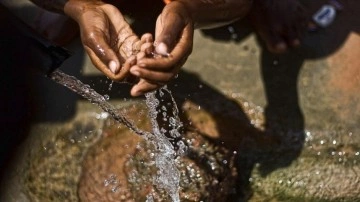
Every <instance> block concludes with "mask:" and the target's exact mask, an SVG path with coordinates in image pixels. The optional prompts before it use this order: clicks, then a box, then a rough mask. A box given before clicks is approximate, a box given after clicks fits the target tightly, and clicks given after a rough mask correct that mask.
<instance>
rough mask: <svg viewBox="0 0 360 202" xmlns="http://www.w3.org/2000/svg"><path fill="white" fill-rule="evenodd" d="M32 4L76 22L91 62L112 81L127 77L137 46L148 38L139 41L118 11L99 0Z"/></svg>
mask: <svg viewBox="0 0 360 202" xmlns="http://www.w3.org/2000/svg"><path fill="white" fill-rule="evenodd" d="M32 1H33V2H34V3H36V4H37V5H39V6H41V7H43V8H45V9H47V10H50V11H56V12H59V13H65V14H66V15H67V16H69V17H71V18H72V19H73V20H74V21H76V22H77V23H78V25H79V28H80V36H81V40H82V43H83V46H84V48H85V50H86V52H87V54H88V55H89V57H90V59H91V61H92V63H93V64H94V65H95V66H96V67H97V68H98V69H99V70H100V71H101V72H103V73H104V74H105V75H106V76H107V77H109V78H110V79H112V80H122V79H124V78H125V77H127V76H128V75H129V68H130V66H131V65H133V64H134V62H135V55H136V54H137V53H138V52H139V50H140V47H141V44H143V43H145V42H146V41H148V40H149V39H148V37H151V36H149V35H144V36H143V37H142V38H141V39H139V38H138V36H137V35H136V34H135V33H134V32H133V31H132V29H131V28H130V26H129V24H128V23H127V22H126V21H125V19H124V17H123V16H122V14H121V13H120V11H119V10H118V9H117V8H116V7H114V6H113V5H111V4H106V3H104V2H102V1H100V0H48V1H45V0H44V1H40V0H32ZM89 19H91V20H89Z"/></svg>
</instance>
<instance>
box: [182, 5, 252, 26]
mask: <svg viewBox="0 0 360 202" xmlns="http://www.w3.org/2000/svg"><path fill="white" fill-rule="evenodd" d="M175 1H179V2H181V3H183V4H184V6H186V7H187V8H188V10H189V12H190V13H191V16H192V18H193V20H194V23H195V28H213V27H219V26H222V25H226V24H229V23H231V22H234V21H236V20H238V19H241V18H243V17H244V16H245V15H246V14H247V13H248V12H249V10H250V8H251V5H252V0H175Z"/></svg>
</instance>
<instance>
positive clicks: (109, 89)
mask: <svg viewBox="0 0 360 202" xmlns="http://www.w3.org/2000/svg"><path fill="white" fill-rule="evenodd" d="M113 83H114V81H111V82H110V84H109V88H108V91H111V88H112V87H113Z"/></svg>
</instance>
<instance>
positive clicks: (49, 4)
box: [30, 0, 68, 13]
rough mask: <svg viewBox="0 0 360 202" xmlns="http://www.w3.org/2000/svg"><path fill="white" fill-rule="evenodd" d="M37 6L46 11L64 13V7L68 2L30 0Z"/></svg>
mask: <svg viewBox="0 0 360 202" xmlns="http://www.w3.org/2000/svg"><path fill="white" fill-rule="evenodd" d="M30 1H32V2H33V3H34V4H36V5H37V6H39V7H41V8H44V9H46V10H48V11H52V12H56V13H64V7H65V4H66V2H68V0H30Z"/></svg>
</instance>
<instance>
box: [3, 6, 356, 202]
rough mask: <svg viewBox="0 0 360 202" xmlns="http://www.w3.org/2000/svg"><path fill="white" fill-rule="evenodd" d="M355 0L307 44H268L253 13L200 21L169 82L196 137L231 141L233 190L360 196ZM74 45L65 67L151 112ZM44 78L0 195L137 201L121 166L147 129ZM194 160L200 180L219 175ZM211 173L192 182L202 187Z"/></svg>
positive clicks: (278, 197) (283, 197)
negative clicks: (123, 122)
mask: <svg viewBox="0 0 360 202" xmlns="http://www.w3.org/2000/svg"><path fill="white" fill-rule="evenodd" d="M359 8H360V7H359V3H357V2H356V1H348V6H347V7H345V9H344V11H343V12H342V13H340V15H339V16H338V17H337V19H336V20H335V22H334V23H333V24H332V25H331V26H330V27H328V28H326V29H320V30H318V31H317V32H309V33H308V34H307V36H306V37H305V40H304V42H303V46H302V47H300V48H298V49H294V50H291V51H290V52H289V53H287V54H284V55H280V56H279V55H272V54H270V53H269V52H267V51H266V50H265V49H263V48H262V46H261V43H259V41H258V40H257V38H256V36H255V35H254V34H253V33H252V31H251V29H250V28H249V26H248V25H247V24H246V23H245V22H240V23H236V24H233V25H231V26H227V27H224V28H221V29H215V30H206V31H200V30H199V31H196V34H195V43H194V50H193V54H192V55H191V56H190V58H189V60H188V61H187V63H186V64H185V65H184V68H183V70H182V72H181V73H180V74H179V77H178V78H177V79H176V80H175V81H174V82H172V83H171V84H170V85H169V89H170V90H171V91H172V92H173V94H174V96H175V98H176V100H177V102H178V106H179V107H181V108H182V109H183V110H184V114H183V118H184V120H185V123H187V125H186V126H187V128H188V129H189V131H193V133H195V134H198V135H199V137H202V139H200V140H199V139H198V140H197V141H199V142H201V144H200V145H203V144H205V143H204V142H206V141H209V142H210V143H207V145H211V146H209V148H218V147H220V148H223V149H224V150H226V151H227V152H229V153H232V154H234V153H233V152H235V154H236V155H235V157H234V158H226V160H227V161H229V163H230V162H231V163H232V167H233V168H236V173H232V175H233V179H232V180H228V181H226V180H224V182H225V185H222V186H223V187H225V188H224V190H227V191H226V192H228V193H231V194H229V195H231V197H230V198H231V199H232V201H236V200H245V201H246V200H248V201H360V198H359V197H358V196H359V195H360V177H359V174H360V170H359V167H360V166H359V163H360V162H359V161H360V153H359V152H360V136H359V134H360V127H359V123H360V102H359V101H360V96H359V95H358V92H359V91H360V69H359V68H360V62H359V61H360V60H359V58H358V57H359V55H360V35H359V32H360V22H359V19H360V18H359V16H358V13H356V11H358V10H359ZM135 26H138V27H141V24H140V25H135ZM68 48H69V49H71V50H72V51H73V53H74V56H73V57H72V58H70V59H69V60H68V61H67V62H66V63H65V64H64V66H63V67H62V68H61V69H62V70H63V71H64V72H67V73H68V74H71V75H75V76H76V77H78V78H79V79H80V80H82V81H83V82H85V83H89V84H90V85H91V86H92V87H94V88H95V89H96V90H97V91H98V92H100V93H102V94H108V95H109V96H110V101H111V102H112V103H113V104H116V105H117V106H118V107H119V108H120V107H125V109H128V112H129V116H132V117H134V118H133V119H134V120H135V122H136V123H137V124H139V125H142V124H144V123H143V122H144V121H145V122H146V117H145V115H144V114H145V112H142V113H139V112H138V111H136V110H135V112H132V111H131V109H132V110H134V109H133V108H135V109H137V110H138V109H141V106H142V104H139V103H138V101H140V102H141V99H142V98H140V99H133V98H131V97H129V94H128V91H129V87H128V86H125V85H120V84H113V86H112V88H111V90H109V85H110V83H111V82H110V81H108V80H107V79H106V78H104V77H103V76H102V75H100V74H99V73H98V72H97V70H95V68H94V67H93V66H92V65H91V63H90V61H89V60H88V59H87V58H86V57H85V56H84V53H83V52H82V51H81V49H80V48H79V42H78V41H75V42H74V43H73V44H72V45H71V46H69V47H68ZM36 80H37V82H36V88H37V89H38V90H37V91H34V92H33V94H32V95H33V97H32V99H34V98H35V102H36V103H37V106H36V107H37V108H36V109H37V113H35V114H34V120H35V119H36V121H35V123H34V124H32V125H31V130H30V132H29V134H30V135H29V137H28V138H27V140H26V141H25V142H24V143H23V144H22V145H21V147H20V149H19V152H18V156H17V158H14V162H13V166H12V167H11V169H10V170H8V171H7V175H6V180H7V181H6V183H3V186H2V192H1V197H2V198H0V199H1V200H0V201H9V202H10V201H30V200H32V201H76V200H79V198H80V199H82V200H83V201H91V199H99V198H97V197H103V199H102V200H105V199H106V200H107V201H116V200H121V201H126V200H129V198H131V196H133V195H134V191H133V190H131V188H129V187H133V189H135V190H136V188H139V184H136V183H135V184H132V185H131V184H130V185H129V182H128V181H127V180H126V177H124V176H125V175H126V172H125V171H126V169H125V168H122V167H121V166H118V165H124V164H125V163H124V162H129V155H130V153H132V152H135V149H136V144H138V142H139V141H140V140H139V138H138V137H137V136H135V135H133V134H129V132H128V131H126V129H124V128H122V127H120V128H118V127H117V126H116V125H114V123H113V122H112V121H111V119H109V118H108V117H106V116H105V115H104V114H102V113H101V110H99V109H98V108H97V107H96V106H94V105H91V104H89V103H88V102H87V101H85V100H81V99H80V98H79V97H78V96H77V95H75V94H74V93H72V92H70V91H68V90H67V89H65V88H63V87H61V86H59V85H57V84H55V83H53V82H52V81H50V80H48V79H47V78H42V77H41V76H37V77H36ZM138 114H141V116H139V118H138V119H137V118H135V117H136V115H138ZM35 115H36V116H35ZM134 115H135V116H134ZM121 134H122V135H123V136H124V138H121V137H122V136H121ZM125 136H126V137H125ZM208 138H209V139H208ZM125 140H127V141H125ZM198 146H199V145H198ZM198 148H199V147H198ZM200 148H201V147H200ZM130 151H132V152H130ZM225 153H226V152H225ZM132 154H133V153H132ZM207 154H208V156H210V157H214V154H212V153H211V152H208V153H207ZM215 156H216V155H215ZM214 158H215V157H214ZM217 158H219V159H220V160H224V159H225V157H224V156H220V157H219V156H218V157H217ZM130 159H131V158H130ZM185 161H186V160H185ZM186 162H188V163H189V164H191V165H196V159H195V160H194V159H192V160H191V161H189V160H188V161H186ZM194 162H195V163H194ZM133 166H134V165H133ZM119 167H121V168H119ZM225 167H226V166H225ZM138 169H140V168H138ZM194 169H195V170H196V171H197V172H198V173H199V176H201V177H200V178H199V179H200V181H201V180H203V179H206V180H208V181H211V180H213V178H211V177H209V176H206V172H204V168H195V167H194ZM140 170H141V169H140ZM227 171H229V170H227ZM144 172H148V171H144ZM229 172H230V171H229ZM114 173H115V174H114ZM204 173H205V174H204ZM220 173H221V172H220ZM219 176H222V178H223V179H226V177H224V175H218V176H217V177H218V178H219ZM106 180H107V182H109V183H108V184H107V186H105V184H104V182H105V181H106ZM142 180H144V181H146V180H148V179H142ZM54 182H56V183H54ZM119 182H121V183H119ZM140 184H141V183H140ZM204 184H206V183H205V182H203V184H201V183H198V184H197V185H199V186H198V187H196V186H192V187H191V188H192V189H194V187H195V188H199V189H201V190H202V192H201V193H202V194H205V193H206V189H204V188H203V187H202V186H200V185H204ZM234 184H235V185H234ZM137 186H138V187H137ZM228 186H232V187H236V189H237V191H234V190H229V189H228V188H226V187H228ZM121 187H125V188H121ZM134 187H135V188H134ZM214 187H215V188H216V186H214ZM140 188H142V189H141V190H140V191H139V192H141V193H142V194H144V193H146V188H144V187H141V186H140ZM114 189H115V192H114V191H113V190H114ZM119 190H129V191H119ZM189 190H190V193H191V191H192V190H191V189H190V188H189ZM204 190H205V191H204ZM218 190H219V189H218ZM116 191H118V192H116ZM224 192H225V191H224ZM135 193H136V192H135ZM142 196H143V195H142ZM187 196H189V197H190V198H191V197H193V198H192V199H193V201H198V199H199V197H200V198H201V194H200V195H196V194H188V195H187ZM203 196H205V195H203ZM229 200H230V199H229ZM129 201H131V200H129ZM189 201H191V200H190V199H189ZM205 201H211V200H210V199H209V200H205ZM230 201H231V200H230Z"/></svg>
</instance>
